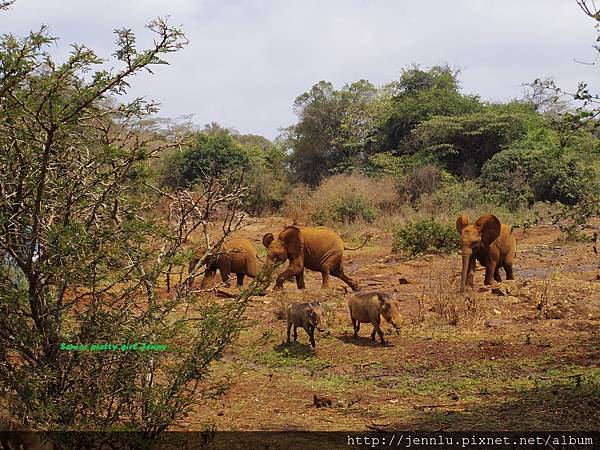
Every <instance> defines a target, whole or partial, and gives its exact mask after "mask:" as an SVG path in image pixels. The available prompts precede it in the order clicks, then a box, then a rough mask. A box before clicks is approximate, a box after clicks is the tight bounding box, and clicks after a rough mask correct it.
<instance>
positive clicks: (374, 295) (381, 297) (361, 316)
mask: <svg viewBox="0 0 600 450" xmlns="http://www.w3.org/2000/svg"><path fill="white" fill-rule="evenodd" d="M348 307H349V309H350V319H351V320H352V326H353V327H354V338H355V339H356V338H357V337H358V332H359V330H360V324H361V323H371V324H372V325H373V332H372V333H371V340H372V341H374V340H375V333H377V334H379V338H380V339H381V344H385V339H383V331H381V326H380V324H381V316H383V318H384V319H385V320H387V321H388V322H389V323H390V324H392V326H393V327H394V328H396V329H399V328H400V323H401V322H402V318H401V317H400V311H398V305H397V304H396V301H395V300H394V299H392V298H391V297H390V296H389V295H388V294H386V293H385V292H380V291H373V292H357V293H356V294H354V295H353V296H352V297H350V299H349V300H348Z"/></svg>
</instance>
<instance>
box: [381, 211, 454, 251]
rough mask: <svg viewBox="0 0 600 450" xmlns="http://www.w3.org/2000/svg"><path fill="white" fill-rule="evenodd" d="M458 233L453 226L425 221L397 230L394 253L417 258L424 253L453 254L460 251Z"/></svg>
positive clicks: (429, 220)
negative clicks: (457, 250) (416, 256)
mask: <svg viewBox="0 0 600 450" xmlns="http://www.w3.org/2000/svg"><path fill="white" fill-rule="evenodd" d="M458 243H459V238H458V233H456V229H455V228H454V227H453V226H452V225H445V224H441V223H439V222H436V221H435V220H433V219H423V220H420V221H418V222H415V223H409V224H407V225H404V226H400V227H398V228H396V230H395V231H394V243H393V245H392V251H394V252H402V253H406V254H408V255H409V256H415V255H418V254H424V253H437V254H443V253H451V252H453V251H455V250H456V249H458Z"/></svg>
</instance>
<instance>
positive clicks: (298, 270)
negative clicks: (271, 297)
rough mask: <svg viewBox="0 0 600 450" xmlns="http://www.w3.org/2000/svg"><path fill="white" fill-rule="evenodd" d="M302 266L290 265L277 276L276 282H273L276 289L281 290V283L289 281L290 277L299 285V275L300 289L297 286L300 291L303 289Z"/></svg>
mask: <svg viewBox="0 0 600 450" xmlns="http://www.w3.org/2000/svg"><path fill="white" fill-rule="evenodd" d="M303 271H304V266H303V265H300V264H294V265H290V266H289V267H288V268H287V269H285V270H284V271H283V272H281V273H280V274H279V275H277V281H276V282H275V288H276V289H283V283H284V282H285V281H287V280H289V279H290V278H292V277H294V276H295V277H296V283H297V284H299V283H300V282H299V279H298V276H297V275H299V274H300V279H301V280H302V281H301V282H302V287H300V286H298V287H299V288H300V289H304V274H303V273H302V272H303Z"/></svg>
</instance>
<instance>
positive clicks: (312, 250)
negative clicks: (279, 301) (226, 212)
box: [262, 225, 359, 291]
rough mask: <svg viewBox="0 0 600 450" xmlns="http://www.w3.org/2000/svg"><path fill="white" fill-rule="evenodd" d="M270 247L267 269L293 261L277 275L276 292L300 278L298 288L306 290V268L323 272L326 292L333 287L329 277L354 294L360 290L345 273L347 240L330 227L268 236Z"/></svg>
mask: <svg viewBox="0 0 600 450" xmlns="http://www.w3.org/2000/svg"><path fill="white" fill-rule="evenodd" d="M262 242H263V245H264V246H265V247H266V248H267V263H266V264H267V266H269V267H272V266H273V265H274V264H275V263H277V262H282V261H285V260H286V259H287V260H289V265H288V267H287V268H286V269H285V270H284V271H283V272H281V273H280V274H279V275H278V276H277V280H276V283H275V289H281V288H283V283H284V281H286V280H288V279H290V278H291V277H293V276H295V277H296V285H297V286H298V289H304V287H305V285H304V269H305V268H306V269H309V270H314V271H316V272H321V274H322V276H323V285H322V289H328V288H329V275H333V276H334V277H336V278H339V279H340V280H342V281H344V282H345V283H346V284H347V285H348V286H350V288H351V289H352V290H353V291H358V290H359V285H358V283H357V282H356V281H354V280H353V279H352V278H350V277H349V276H348V275H346V274H345V273H344V268H343V265H342V255H343V253H344V241H342V238H340V237H339V236H338V235H337V234H336V233H334V232H333V231H331V230H330V229H329V228H326V227H305V228H299V227H297V226H295V225H291V226H288V227H286V228H285V229H284V230H283V231H282V232H281V233H279V235H278V236H277V238H275V237H274V236H273V234H272V233H267V234H265V235H264V236H263V239H262Z"/></svg>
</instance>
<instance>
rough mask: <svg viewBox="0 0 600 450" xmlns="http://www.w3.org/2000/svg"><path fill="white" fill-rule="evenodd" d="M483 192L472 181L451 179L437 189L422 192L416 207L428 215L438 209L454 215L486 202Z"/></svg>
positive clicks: (435, 212) (436, 211)
mask: <svg viewBox="0 0 600 450" xmlns="http://www.w3.org/2000/svg"><path fill="white" fill-rule="evenodd" d="M486 200H487V199H486V197H485V195H484V192H483V190H482V188H481V186H479V184H477V183H476V182H474V181H469V180H467V181H462V182H457V181H452V182H448V183H445V184H444V185H442V187H440V188H439V189H438V190H436V191H433V192H431V193H425V194H423V195H422V196H421V197H420V199H419V201H418V204H417V209H418V210H419V211H422V212H423V213H425V214H428V215H434V214H438V213H439V212H440V211H443V212H445V213H448V214H450V215H456V214H458V213H459V212H462V211H465V210H471V209H473V208H477V207H478V206H480V205H484V204H485V203H486Z"/></svg>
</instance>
